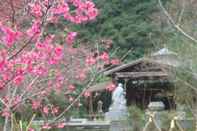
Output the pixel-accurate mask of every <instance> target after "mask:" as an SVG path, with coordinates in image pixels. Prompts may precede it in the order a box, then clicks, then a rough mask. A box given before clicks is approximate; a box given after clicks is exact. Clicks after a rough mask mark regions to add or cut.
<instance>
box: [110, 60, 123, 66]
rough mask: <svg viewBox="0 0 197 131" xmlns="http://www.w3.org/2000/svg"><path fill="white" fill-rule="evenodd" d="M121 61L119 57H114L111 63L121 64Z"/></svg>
mask: <svg viewBox="0 0 197 131" xmlns="http://www.w3.org/2000/svg"><path fill="white" fill-rule="evenodd" d="M120 63H121V62H120V60H119V59H112V60H111V64H112V65H119V64H120Z"/></svg>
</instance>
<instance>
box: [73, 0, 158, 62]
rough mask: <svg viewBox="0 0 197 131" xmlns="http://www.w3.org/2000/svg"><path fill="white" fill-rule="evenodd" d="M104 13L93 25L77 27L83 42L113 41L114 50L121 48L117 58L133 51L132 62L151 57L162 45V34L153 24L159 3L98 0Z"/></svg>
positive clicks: (138, 0) (147, 0)
mask: <svg viewBox="0 0 197 131" xmlns="http://www.w3.org/2000/svg"><path fill="white" fill-rule="evenodd" d="M94 1H95V3H96V5H97V7H98V8H99V9H100V15H99V16H98V18H97V20H96V21H94V22H92V23H87V24H83V25H78V26H76V25H75V26H73V29H74V30H76V31H78V32H80V37H81V39H82V41H92V42H93V43H94V42H95V40H100V39H102V38H110V39H112V40H113V49H112V50H114V49H116V48H117V47H120V50H119V51H118V52H117V56H119V57H120V56H123V55H124V54H125V53H126V52H127V51H128V50H129V49H133V51H132V53H130V54H129V57H128V58H130V59H135V58H138V57H141V56H143V55H144V53H147V52H148V51H149V50H150V49H152V48H153V47H154V45H153V43H154V42H153V41H158V36H159V35H160V30H159V28H158V27H157V26H155V23H153V20H152V17H151V16H152V14H153V13H154V12H156V11H157V6H156V5H157V1H155V0H94Z"/></svg>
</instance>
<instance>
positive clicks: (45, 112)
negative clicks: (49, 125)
mask: <svg viewBox="0 0 197 131" xmlns="http://www.w3.org/2000/svg"><path fill="white" fill-rule="evenodd" d="M43 113H44V114H46V115H48V114H49V107H48V106H44V107H43Z"/></svg>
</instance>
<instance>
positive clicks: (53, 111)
mask: <svg viewBox="0 0 197 131" xmlns="http://www.w3.org/2000/svg"><path fill="white" fill-rule="evenodd" d="M58 112H59V107H52V109H51V113H52V114H53V115H56V114H57V113H58Z"/></svg>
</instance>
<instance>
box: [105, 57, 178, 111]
mask: <svg viewBox="0 0 197 131" xmlns="http://www.w3.org/2000/svg"><path fill="white" fill-rule="evenodd" d="M104 75H106V76H110V77H112V79H113V80H115V81H117V82H118V83H123V84H124V88H125V91H126V99H127V105H128V106H129V105H132V104H135V105H137V106H139V107H141V108H147V106H148V104H149V103H150V102H151V101H162V102H163V103H164V104H165V108H166V109H171V108H174V107H175V104H174V100H173V82H174V81H173V80H174V76H173V67H172V66H170V65H167V64H163V63H159V62H157V61H155V60H153V59H149V58H142V59H138V60H136V61H133V62H131V63H128V64H123V65H120V66H118V67H115V68H113V69H111V70H108V71H106V72H104Z"/></svg>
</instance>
